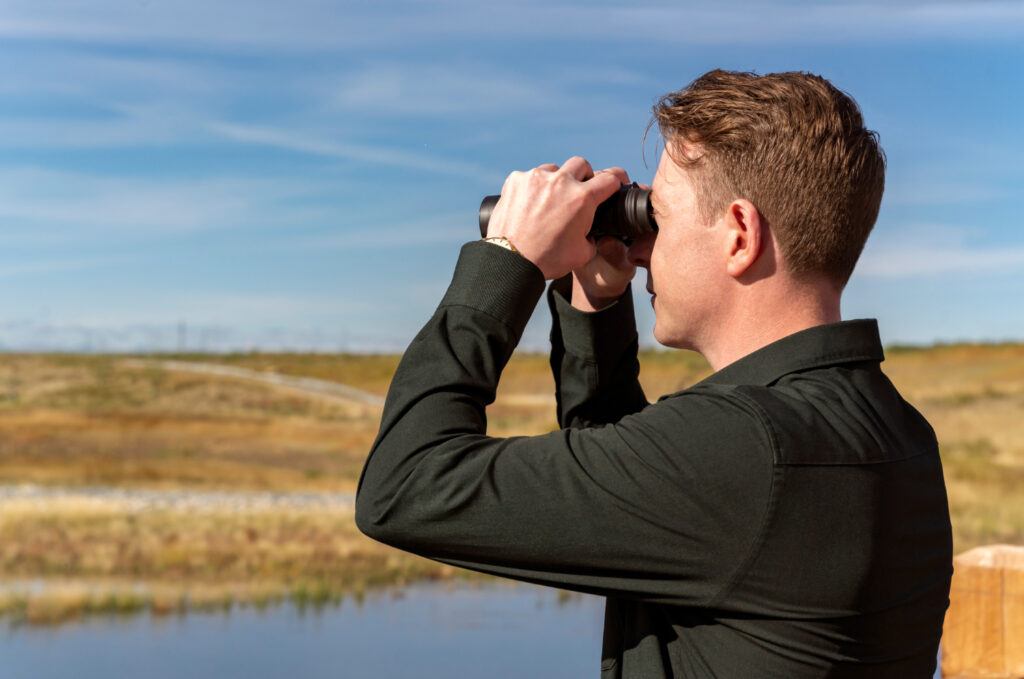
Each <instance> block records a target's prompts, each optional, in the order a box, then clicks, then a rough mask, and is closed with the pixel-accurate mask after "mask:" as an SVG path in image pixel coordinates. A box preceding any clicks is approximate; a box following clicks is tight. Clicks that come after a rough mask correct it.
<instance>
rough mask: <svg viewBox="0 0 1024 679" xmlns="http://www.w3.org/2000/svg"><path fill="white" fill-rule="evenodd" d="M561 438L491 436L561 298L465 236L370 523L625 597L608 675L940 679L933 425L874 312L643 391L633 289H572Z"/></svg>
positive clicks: (380, 442) (369, 507)
mask: <svg viewBox="0 0 1024 679" xmlns="http://www.w3.org/2000/svg"><path fill="white" fill-rule="evenodd" d="M564 283H565V281H562V282H560V283H559V284H555V285H553V286H552V288H553V291H552V293H551V294H550V295H549V302H550V304H551V307H552V310H553V313H554V327H553V329H552V344H553V346H552V353H551V364H552V368H553V370H554V374H555V381H556V384H557V397H558V416H559V422H560V424H561V426H562V427H564V428H563V429H561V430H559V431H554V432H551V433H550V434H545V435H542V436H531V437H512V438H506V439H498V438H491V437H488V436H487V435H486V429H487V419H486V415H485V407H486V406H487V405H488V404H490V403H491V402H492V401H493V400H494V394H495V389H496V387H497V384H498V378H499V376H500V375H501V371H502V369H503V368H504V366H505V364H506V362H507V361H508V359H509V356H510V355H511V353H512V351H513V349H514V347H515V346H516V343H517V342H518V341H519V338H520V336H521V333H522V331H523V328H524V327H525V325H526V322H527V320H528V319H529V317H530V315H531V312H532V311H533V309H534V307H535V305H536V303H537V301H538V300H539V298H540V296H541V295H542V294H543V291H544V280H543V277H542V276H541V274H540V271H539V270H538V269H537V268H536V267H534V266H533V264H531V263H530V262H529V261H527V260H526V259H524V258H522V257H520V256H518V255H516V254H514V253H511V252H509V251H507V250H503V249H502V248H498V247H495V246H493V245H489V244H486V243H470V244H467V245H466V246H465V247H464V248H463V250H462V253H461V256H460V258H459V263H458V265H457V267H456V270H455V275H454V278H453V280H452V283H451V286H450V287H449V289H448V292H447V293H446V295H445V297H444V299H443V300H442V302H441V305H440V306H439V307H438V309H437V311H436V312H435V313H434V315H433V317H432V318H431V319H430V321H429V322H428V323H427V325H426V326H425V327H424V328H423V329H422V330H421V331H420V332H419V334H418V335H417V336H416V338H415V339H414V340H413V342H412V344H411V345H410V346H409V348H408V350H407V351H406V353H405V355H404V356H403V358H402V361H401V363H400V364H399V367H398V370H397V372H396V373H395V377H394V379H393V381H392V383H391V388H390V390H389V392H388V397H387V403H386V405H385V408H384V413H383V417H382V421H381V427H380V433H379V435H378V438H377V441H376V442H375V443H374V446H373V450H372V451H371V453H370V456H369V459H368V460H367V463H366V468H365V469H364V471H363V476H362V479H361V480H360V487H359V493H358V496H357V500H356V521H357V523H358V525H359V527H360V528H361V529H362V530H363V531H364V532H366V533H367V534H368V535H370V536H372V537H374V538H376V539H378V540H380V541H382V542H385V543H388V544H391V545H394V546H397V547H400V548H402V549H406V550H409V551H412V552H416V553H418V554H422V555H425V556H428V557H432V558H435V559H439V560H441V561H445V562H447V563H452V564H456V565H459V566H464V567H467V568H473V569H476V570H481V571H485V572H488V573H494V574H498V575H503V576H507V577H511V578H516V579H519V580H525V581H529V582H536V583H542V584H546V585H553V586H557V587H563V588H566V589H572V590H578V591H581V592H589V593H593V594H599V595H603V596H606V597H608V602H607V607H606V614H605V637H604V651H603V662H602V670H603V673H602V676H605V677H643V678H644V679H653V678H656V677H735V678H747V677H785V678H786V679H799V678H801V677H854V676H856V677H900V678H901V679H905V678H907V677H922V678H924V677H931V676H932V673H933V672H934V668H935V657H936V651H937V647H938V643H939V638H940V635H941V630H942V620H943V615H944V612H945V610H946V606H947V604H948V594H949V582H950V576H951V574H952V545H951V537H950V524H949V511H948V507H947V503H946V492H945V486H944V483H943V478H942V468H941V465H940V463H939V455H938V450H937V445H936V441H935V436H934V433H933V432H932V429H931V427H930V426H929V425H928V423H927V422H926V421H925V420H924V418H923V417H922V416H921V415H920V414H919V413H918V412H917V411H916V410H914V408H912V407H911V406H910V405H908V404H907V403H906V402H905V401H904V400H903V399H902V398H900V395H899V394H898V393H897V391H896V389H895V388H894V387H893V385H892V384H891V383H890V382H889V380H888V379H887V378H886V376H885V375H884V374H883V373H882V371H881V369H880V366H879V364H880V362H881V361H882V360H883V356H882V349H881V345H880V342H879V339H878V330H877V327H876V324H875V322H874V321H849V322H844V323H836V324H831V325H825V326H818V327H815V328H811V329H808V330H805V331H803V332H799V333H796V334H794V335H791V336H789V337H786V338H784V339H782V340H779V341H778V342H775V343H774V344H771V345H769V346H767V347H764V348H763V349H760V350H758V351H756V352H754V353H752V354H750V355H748V356H746V357H744V358H742V359H740V360H739V361H737V362H735V363H733V364H732V365H730V366H728V367H726V368H725V369H723V370H720V371H719V372H717V373H715V374H713V375H711V376H710V377H709V378H707V379H706V380H704V381H703V382H701V383H699V384H697V385H695V386H693V387H691V388H689V389H686V390H684V391H681V392H678V393H676V394H671V395H668V396H664V397H662V398H661V399H660V400H659V401H658V402H657V403H655V404H648V403H647V400H646V399H645V398H644V395H643V391H642V390H641V388H640V385H639V382H638V381H637V376H638V374H639V366H638V362H637V333H636V325H635V321H634V319H633V309H632V301H631V297H630V295H629V294H628V293H627V294H626V295H624V296H623V297H622V299H621V300H620V301H619V302H617V303H616V304H615V305H613V306H612V307H609V308H608V309H605V310H602V311H600V312H596V313H591V314H587V313H583V312H580V311H578V310H576V309H573V308H572V307H571V305H569V304H568V302H566V300H565V296H564V292H559V285H564Z"/></svg>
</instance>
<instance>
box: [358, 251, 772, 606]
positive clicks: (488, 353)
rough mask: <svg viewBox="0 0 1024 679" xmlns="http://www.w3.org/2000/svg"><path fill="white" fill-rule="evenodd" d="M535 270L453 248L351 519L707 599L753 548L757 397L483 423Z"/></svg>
mask: <svg viewBox="0 0 1024 679" xmlns="http://www.w3.org/2000/svg"><path fill="white" fill-rule="evenodd" d="M543 286H544V281H543V278H542V276H541V274H540V272H539V270H537V269H536V268H535V267H534V266H533V265H532V264H531V263H530V262H528V261H527V260H525V259H523V258H522V257H520V256H518V255H516V254H514V253H511V252H507V251H504V250H502V249H501V248H495V247H494V246H491V245H487V244H484V243H471V244H468V245H466V246H465V247H464V248H463V251H462V253H461V256H460V260H459V264H458V266H457V268H456V273H455V276H454V278H453V281H452V284H451V286H450V287H449V289H448V292H447V293H446V295H445V298H444V300H443V301H442V302H441V305H440V306H439V307H438V309H437V311H436V312H435V313H434V315H433V317H432V318H431V319H430V321H429V322H428V323H427V325H426V326H425V327H424V328H423V329H422V330H421V331H420V333H419V334H418V335H417V336H416V338H415V339H414V340H413V342H412V344H411V345H410V347H409V349H408V350H407V351H406V353H405V355H404V356H403V358H402V361H401V362H400V364H399V367H398V370H397V372H396V374H395V377H394V379H393V381H392V385H391V388H390V390H389V392H388V397H387V401H386V404H385V407H384V413H383V416H382V421H381V428H380V433H379V435H378V438H377V440H376V442H375V443H374V446H373V449H372V450H371V452H370V455H369V458H368V460H367V463H366V466H365V468H364V470H363V475H362V478H361V479H360V484H359V490H358V493H357V498H356V522H357V524H358V525H359V527H360V529H361V530H363V532H365V533H366V534H368V535H370V536H371V537H373V538H375V539H378V540H380V541H382V542H385V543H387V544H391V545H393V546H396V547H399V548H402V549H405V550H408V551H411V552H415V553H418V554H421V555H424V556H428V557H431V558H434V559H438V560H441V561H444V562H447V563H451V564H455V565H458V566H464V567H468V568H473V569H476V570H480V571H484V572H488V573H493V574H496V575H503V576H507V577H513V578H517V579H520V580H525V581H530V582H538V583H542V584H549V585H555V586H560V587H565V588H567V589H575V590H578V591H583V592H591V593H596V594H601V595H605V596H616V597H625V598H633V599H637V600H644V601H656V602H661V603H673V604H680V605H700V604H702V603H707V602H710V601H713V600H714V599H715V598H716V597H717V596H718V595H719V594H720V592H721V591H722V590H723V588H724V587H727V586H728V584H729V583H730V582H731V581H732V580H733V578H734V576H735V574H736V572H737V569H738V568H740V566H741V564H743V563H745V562H746V561H747V556H748V554H749V552H750V550H751V549H752V546H753V545H754V544H755V543H756V538H757V536H758V535H759V534H760V532H761V530H762V525H761V524H762V522H763V517H764V516H765V514H766V510H767V504H768V500H769V498H770V496H771V484H772V473H771V452H770V450H771V444H770V441H769V440H768V435H767V432H766V430H765V427H764V426H763V424H762V423H761V421H760V419H759V416H758V414H757V412H756V409H755V408H754V407H753V406H752V405H751V404H747V403H746V402H744V401H743V400H742V399H741V398H738V397H732V396H730V395H729V394H728V393H726V392H722V393H719V392H716V391H714V390H704V391H700V390H697V391H694V392H692V393H691V392H684V393H683V394H681V395H678V396H675V397H671V398H667V399H663V400H662V401H659V402H658V403H657V404H653V405H650V406H648V407H646V408H644V409H643V410H641V411H639V412H636V413H634V414H631V415H628V416H626V417H623V418H622V419H620V420H619V421H618V422H615V423H611V424H606V425H602V426H591V427H587V428H574V429H562V430H559V431H555V432H551V433H549V434H545V435H541V436H533V437H513V438H507V439H498V438H491V437H488V436H486V433H485V432H486V416H485V408H486V406H487V405H488V404H490V403H491V402H492V401H493V400H494V393H495V389H496V387H497V383H498V378H499V376H500V373H501V370H502V368H503V367H504V365H505V363H506V361H507V360H508V358H509V356H510V355H511V353H512V350H513V348H514V347H515V345H516V343H517V342H518V340H519V337H520V335H521V333H522V330H523V328H524V327H525V325H526V321H527V320H528V319H529V316H530V313H531V311H532V309H533V307H534V305H535V304H536V302H537V301H538V299H539V297H540V295H541V293H542V292H543Z"/></svg>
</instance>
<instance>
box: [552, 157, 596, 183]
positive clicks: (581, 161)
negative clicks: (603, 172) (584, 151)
mask: <svg viewBox="0 0 1024 679" xmlns="http://www.w3.org/2000/svg"><path fill="white" fill-rule="evenodd" d="M560 169H561V171H562V172H565V173H567V174H569V175H572V176H573V177H575V178H576V179H577V180H579V181H581V182H585V181H587V180H588V179H590V178H591V177H593V176H594V168H592V167H590V163H588V162H587V160H586V159H585V158H580V157H579V156H573V157H572V158H570V159H569V160H567V161H565V162H564V163H562V167H561V168H560Z"/></svg>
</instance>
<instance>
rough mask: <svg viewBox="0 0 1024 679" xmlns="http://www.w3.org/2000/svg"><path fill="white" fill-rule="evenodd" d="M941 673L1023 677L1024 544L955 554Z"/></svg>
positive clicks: (953, 677)
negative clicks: (1023, 545)
mask: <svg viewBox="0 0 1024 679" xmlns="http://www.w3.org/2000/svg"><path fill="white" fill-rule="evenodd" d="M942 676H943V677H944V678H946V679H968V678H969V679H976V678H977V679H980V678H982V677H984V678H986V679H995V678H998V679H1011V678H1013V679H1016V678H1020V677H1024V547H1016V546H1011V545H992V546H989V547H978V548H977V549H972V550H971V551H969V552H964V553H963V554H961V555H959V556H957V557H956V558H954V559H953V584H952V587H951V588H950V593H949V610H948V611H947V612H946V623H945V626H944V628H943V631H942Z"/></svg>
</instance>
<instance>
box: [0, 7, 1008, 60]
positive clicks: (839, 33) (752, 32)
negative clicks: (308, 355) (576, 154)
mask: <svg viewBox="0 0 1024 679" xmlns="http://www.w3.org/2000/svg"><path fill="white" fill-rule="evenodd" d="M569 30H571V32H572V35H573V36H574V37H576V38H578V39H583V40H597V41H612V42H620V43H629V42H633V41H637V40H643V41H645V42H651V41H658V42H668V43H672V44H678V43H679V42H686V43H689V44H729V45H734V44H740V43H742V44H758V43H760V44H779V43H788V42H790V41H792V40H793V39H794V38H796V37H799V39H800V40H801V42H803V43H806V42H808V41H813V42H818V43H834V42H836V41H842V42H865V41H866V42H875V41H879V40H888V41H893V40H898V41H901V42H903V41H906V40H910V39H914V38H947V39H954V40H959V39H964V38H986V37H988V38H1010V37H1014V36H1020V35H1021V34H1022V32H1024V6H1022V4H1021V3H1020V2H1018V1H1013V0H993V1H979V2H956V1H949V0H946V1H931V2H906V3H892V2H886V3H882V2H837V3H793V2H779V1H776V2H760V3H755V2H750V1H749V0H748V1H745V2H728V3H716V4H714V5H697V4H695V3H677V2H649V3H646V4H644V5H642V6H638V5H636V4H630V5H623V4H621V3H618V4H611V3H609V4H606V5H605V6H600V7H595V6H594V5H593V3H587V4H582V3H561V4H551V3H543V2H506V3H479V2H470V1H469V0H466V1H461V2H443V3H438V2H434V3H422V2H412V1H408V2H400V3H378V4H376V5H374V4H366V5H363V6H361V7H359V8H357V9H354V8H353V6H352V5H351V3H347V2H340V1H328V0H293V1H292V2H288V3H281V2H277V1H276V0H247V1H246V2H235V3H229V2H217V3H210V2H204V1H202V0H178V2H134V3H131V2H125V1H123V0H92V1H91V2H89V3H81V2H75V1H74V0H50V1H49V2H42V1H40V0H7V1H6V2H5V7H4V17H3V18H2V19H0V35H6V36H9V37H18V38H26V37H28V38H37V39H58V40H81V41H95V42H117V43H122V44H132V45H149V44H152V43H162V44H168V43H173V44H182V45H186V46H192V45H195V46H205V47H206V48H213V49H249V50H257V49H284V50H298V51H308V50H331V51H341V52H344V51H349V50H353V49H358V48H363V47H375V48H379V47H382V46H390V47H396V46H403V45H405V46H422V45H423V44H429V43H432V42H440V41H445V42H451V41H455V40H463V41H467V40H489V41H496V40H500V41H505V40H522V39H530V38H535V39H541V38H552V37H564V36H565V35H566V33H567V32H568V31H569ZM569 56H572V55H567V57H569ZM575 56H579V55H575Z"/></svg>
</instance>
